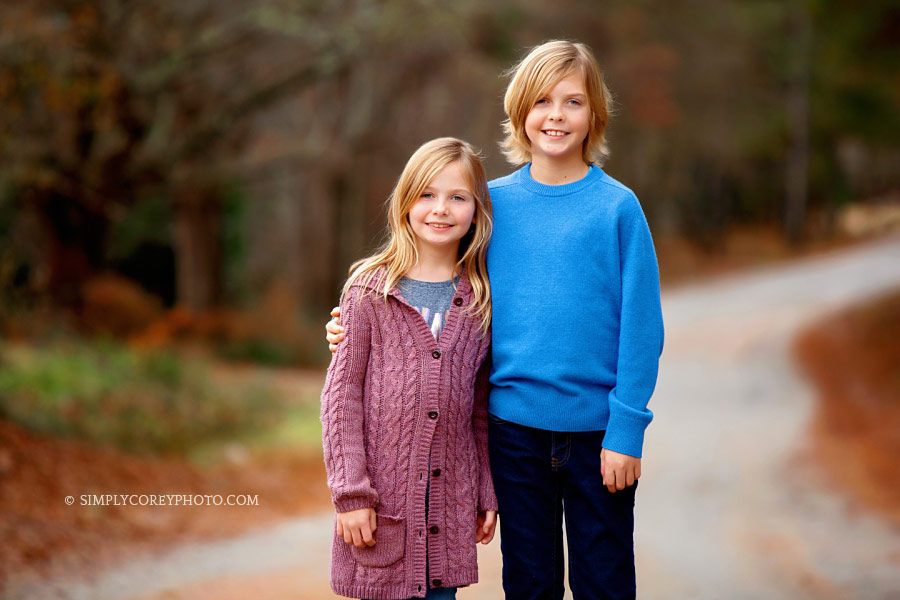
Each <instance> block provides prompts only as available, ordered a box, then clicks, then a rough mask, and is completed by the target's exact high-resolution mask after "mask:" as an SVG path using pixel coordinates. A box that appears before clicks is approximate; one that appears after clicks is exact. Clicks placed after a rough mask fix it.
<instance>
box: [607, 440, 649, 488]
mask: <svg viewBox="0 0 900 600" xmlns="http://www.w3.org/2000/svg"><path fill="white" fill-rule="evenodd" d="M600 474H601V475H602V476H603V485H605V486H606V489H608V490H609V491H610V492H612V493H615V492H616V490H624V489H625V488H626V487H628V486H631V485H634V482H635V481H636V480H637V479H638V478H639V477H640V476H641V459H639V458H637V457H634V456H628V455H627V454H620V453H618V452H614V451H612V450H609V449H607V448H604V449H603V450H601V451H600Z"/></svg>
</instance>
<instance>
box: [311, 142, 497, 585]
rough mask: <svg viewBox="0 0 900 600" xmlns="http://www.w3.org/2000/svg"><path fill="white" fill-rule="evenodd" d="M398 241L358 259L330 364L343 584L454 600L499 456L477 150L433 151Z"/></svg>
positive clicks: (405, 177)
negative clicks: (493, 424)
mask: <svg viewBox="0 0 900 600" xmlns="http://www.w3.org/2000/svg"><path fill="white" fill-rule="evenodd" d="M389 224H390V238H389V240H388V242H387V244H386V245H385V246H384V247H383V249H382V250H381V251H379V252H378V253H376V254H375V255H373V256H370V257H369V258H366V259H363V260H361V261H359V262H357V263H356V264H354V265H353V266H352V267H351V269H350V277H349V279H348V280H347V283H346V284H345V285H344V290H343V293H342V300H341V309H342V319H343V322H344V324H345V326H346V329H347V331H348V332H352V334H351V336H350V337H349V338H348V341H347V342H346V343H344V344H342V345H341V348H340V349H339V350H338V351H337V352H336V354H335V356H334V358H333V360H332V362H331V365H330V366H329V368H328V376H327V379H326V381H325V388H324V389H323V391H322V414H321V418H322V437H323V445H324V454H325V466H326V470H327V472H328V485H329V487H330V488H331V493H332V499H333V501H334V506H335V509H336V511H337V515H336V519H335V534H334V541H333V544H332V557H331V586H332V589H333V590H334V591H335V592H336V593H338V594H341V595H344V596H351V597H356V598H360V597H362V598H373V599H378V598H385V599H388V598H413V597H427V598H454V597H455V593H456V586H462V585H468V584H471V583H475V582H476V581H478V567H477V559H476V550H475V545H476V543H477V542H479V541H480V542H481V543H484V544H486V543H488V542H489V541H490V540H491V539H492V538H493V535H494V526H495V515H496V510H497V499H496V497H495V495H494V489H493V482H492V480H491V473H490V468H489V458H488V449H487V377H488V370H487V368H484V369H480V367H481V366H482V364H483V363H484V359H485V355H486V354H487V349H488V345H489V342H490V339H489V338H490V335H489V325H490V319H491V302H490V300H491V298H490V287H489V285H488V278H487V270H486V267H485V263H486V260H485V253H486V250H487V243H488V240H489V239H490V235H491V204H490V196H489V195H488V188H487V178H486V177H485V174H484V168H483V167H482V165H481V162H480V159H479V156H478V154H477V152H476V151H475V150H474V148H472V146H470V145H469V144H467V143H466V142H462V141H460V140H456V139H453V138H440V139H436V140H433V141H431V142H428V143H426V144H424V145H423V146H422V147H420V148H419V149H418V150H416V152H415V153H414V154H413V155H412V157H411V158H410V159H409V162H408V163H407V164H406V167H405V168H404V169H403V173H402V174H401V175H400V179H399V180H398V181H397V185H396V187H395V188H394V191H393V193H392V194H391V197H390V200H389Z"/></svg>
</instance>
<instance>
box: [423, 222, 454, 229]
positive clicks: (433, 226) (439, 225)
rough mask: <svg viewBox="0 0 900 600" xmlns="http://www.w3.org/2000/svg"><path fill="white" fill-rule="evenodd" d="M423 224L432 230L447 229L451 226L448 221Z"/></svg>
mask: <svg viewBox="0 0 900 600" xmlns="http://www.w3.org/2000/svg"><path fill="white" fill-rule="evenodd" d="M425 224H426V225H427V226H428V227H429V228H430V229H433V230H434V231H447V230H448V229H450V228H451V227H453V225H450V224H449V223H425Z"/></svg>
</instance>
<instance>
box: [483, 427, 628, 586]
mask: <svg viewBox="0 0 900 600" xmlns="http://www.w3.org/2000/svg"><path fill="white" fill-rule="evenodd" d="M489 428H490V429H489V440H490V454H491V472H492V473H493V476H494V488H495V490H496V492H497V500H498V502H499V504H500V550H501V551H502V553H503V590H504V592H505V593H506V599H507V600H526V599H527V600H538V599H541V600H545V599H546V600H561V599H562V597H563V594H564V583H563V570H564V564H563V556H564V555H563V534H562V520H563V512H564V511H565V516H566V538H567V541H568V551H569V552H568V554H569V585H570V586H571V588H572V595H573V596H574V597H575V599H576V600H586V599H593V598H598V599H600V598H602V599H612V598H615V599H620V598H634V597H635V575H634V493H635V489H636V488H637V484H636V483H635V485H633V486H631V487H628V488H625V489H624V490H621V491H617V492H615V493H610V492H609V490H607V489H606V486H604V485H603V477H602V476H601V475H600V451H601V450H602V448H603V434H604V432H603V431H589V432H578V433H566V432H562V433H560V432H554V431H544V430H541V429H534V428H531V427H525V426H522V425H517V424H515V423H510V422H508V421H503V420H501V419H499V418H497V417H495V416H493V415H491V416H490V418H489Z"/></svg>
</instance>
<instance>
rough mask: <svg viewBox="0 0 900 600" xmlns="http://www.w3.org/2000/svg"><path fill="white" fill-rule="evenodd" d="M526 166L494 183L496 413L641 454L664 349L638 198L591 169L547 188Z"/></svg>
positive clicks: (655, 274)
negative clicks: (598, 437) (595, 434)
mask: <svg viewBox="0 0 900 600" xmlns="http://www.w3.org/2000/svg"><path fill="white" fill-rule="evenodd" d="M530 167H531V165H530V164H529V165H525V166H524V167H522V168H521V169H519V170H518V171H516V172H514V173H512V174H510V175H508V176H506V177H501V178H500V179H495V180H494V181H492V182H491V183H490V190H491V200H492V202H493V205H494V233H493V237H492V238H491V243H490V247H489V248H488V256H487V263H488V273H489V274H490V278H491V295H492V302H493V321H492V328H493V333H492V340H493V343H492V354H493V366H492V369H491V384H492V389H491V396H490V408H489V410H490V412H491V414H493V415H495V416H497V417H499V418H501V419H505V420H507V421H512V422H513V423H519V424H521V425H527V426H529V427H536V428H539V429H545V430H550V431H594V430H606V435H605V437H604V442H603V445H604V447H605V448H608V449H610V450H614V451H616V452H621V453H623V454H628V455H631V456H637V457H640V456H641V448H642V446H643V442H644V430H645V429H646V427H647V425H648V424H649V423H650V420H651V419H652V418H653V413H652V412H651V411H650V410H648V409H647V402H648V401H649V400H650V396H651V395H652V394H653V389H654V387H656V376H657V371H658V367H659V356H660V353H661V352H662V345H663V323H662V308H661V306H660V297H659V269H658V267H657V264H656V253H655V251H654V249H653V240H652V239H651V237H650V230H649V228H648V227H647V220H646V218H645V217H644V213H643V211H642V210H641V206H640V204H639V203H638V200H637V198H636V197H635V195H634V193H633V192H632V191H631V190H629V189H628V188H627V187H625V186H624V185H622V184H621V183H619V182H618V181H616V180H615V179H613V178H612V177H610V176H609V175H607V174H606V173H604V172H603V170H602V169H600V168H599V167H597V166H591V168H590V171H589V172H588V174H587V175H586V176H585V177H584V178H583V179H580V180H579V181H576V182H573V183H569V184H565V185H555V186H554V185H544V184H542V183H539V182H537V181H535V180H534V179H532V178H531V173H530Z"/></svg>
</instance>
